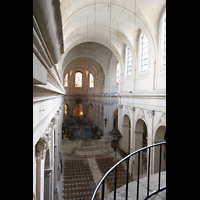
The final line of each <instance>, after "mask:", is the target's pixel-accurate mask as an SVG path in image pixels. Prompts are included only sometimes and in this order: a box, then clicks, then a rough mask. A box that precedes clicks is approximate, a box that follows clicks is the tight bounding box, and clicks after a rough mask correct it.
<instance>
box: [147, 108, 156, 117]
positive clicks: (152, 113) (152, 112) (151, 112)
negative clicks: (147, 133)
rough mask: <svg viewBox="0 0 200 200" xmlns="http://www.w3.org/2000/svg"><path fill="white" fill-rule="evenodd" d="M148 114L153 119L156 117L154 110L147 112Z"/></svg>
mask: <svg viewBox="0 0 200 200" xmlns="http://www.w3.org/2000/svg"><path fill="white" fill-rule="evenodd" d="M147 113H148V114H149V117H151V118H153V116H154V115H155V111H154V110H147Z"/></svg>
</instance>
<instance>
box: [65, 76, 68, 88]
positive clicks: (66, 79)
mask: <svg viewBox="0 0 200 200" xmlns="http://www.w3.org/2000/svg"><path fill="white" fill-rule="evenodd" d="M64 87H68V73H67V74H66V76H65V78H64Z"/></svg>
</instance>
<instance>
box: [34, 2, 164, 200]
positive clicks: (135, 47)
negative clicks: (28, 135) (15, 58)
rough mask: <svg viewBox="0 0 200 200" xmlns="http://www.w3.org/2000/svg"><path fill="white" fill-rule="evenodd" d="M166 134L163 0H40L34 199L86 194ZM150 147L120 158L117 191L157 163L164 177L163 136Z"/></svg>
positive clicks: (108, 189) (154, 170)
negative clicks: (112, 168)
mask: <svg viewBox="0 0 200 200" xmlns="http://www.w3.org/2000/svg"><path fill="white" fill-rule="evenodd" d="M165 141H166V1H165V0H151V1H148V0H84V1H83V0H34V1H33V199H34V200H36V199H37V200H63V199H71V200H75V199H76V200H78V199H88V200H89V199H91V197H92V194H93V192H94V190H95V187H96V186H97V184H98V182H99V181H100V179H101V178H102V177H103V176H104V175H105V173H106V172H107V171H108V170H109V169H110V168H111V167H112V166H114V165H115V164H116V163H117V162H118V161H120V160H121V159H123V158H125V157H126V156H127V155H129V154H131V153H133V152H135V151H137V150H139V149H141V148H143V147H147V146H149V145H154V144H157V143H161V142H165ZM159 152H161V154H160V155H159ZM149 154H150V153H149V150H144V151H143V152H142V155H141V158H140V160H139V161H138V157H137V156H133V157H131V158H130V162H129V168H128V169H127V165H126V164H125V162H123V163H121V164H120V165H119V166H118V175H117V182H116V188H117V191H121V189H123V187H125V185H126V181H128V183H129V184H133V185H134V184H135V182H137V178H138V176H139V178H140V179H141V181H142V180H143V179H145V178H146V177H147V174H148V173H150V175H151V177H152V180H153V178H154V177H156V178H157V174H158V172H159V171H161V172H162V177H161V178H162V179H163V180H161V185H162V184H165V176H166V145H165V144H163V145H162V147H161V148H159V147H158V146H155V147H153V148H152V150H151V157H149V156H148V155H149ZM159 161H160V163H161V164H159ZM139 162H140V163H141V164H140V167H137V164H136V163H139ZM138 169H140V171H139V175H138ZM127 172H128V174H127ZM126 174H127V177H128V178H127V179H126ZM114 179H115V174H114V171H113V172H111V173H110V174H109V175H108V177H107V178H106V179H105V199H112V198H110V197H109V195H110V194H111V193H112V194H113V191H114V187H115V186H114V185H115V182H114ZM163 186H164V185H163ZM133 187H134V186H133ZM152 187H153V186H152ZM101 189H102V186H101V187H100V189H99V190H98V191H97V193H96V194H95V198H94V199H95V200H98V199H101V197H102V196H101V195H102V194H101V192H100V191H101ZM124 190H125V189H124ZM130 190H131V189H130ZM152 190H153V189H152ZM130 192H131V191H130ZM122 193H123V192H122ZM122 193H120V192H119V194H118V195H120V194H121V197H117V199H124V196H123V194H122ZM142 195H143V194H142V193H140V198H141V199H142ZM157 198H158V199H166V193H165V191H163V192H161V193H160V195H158V196H157ZM129 199H132V198H129ZM133 199H134V198H133Z"/></svg>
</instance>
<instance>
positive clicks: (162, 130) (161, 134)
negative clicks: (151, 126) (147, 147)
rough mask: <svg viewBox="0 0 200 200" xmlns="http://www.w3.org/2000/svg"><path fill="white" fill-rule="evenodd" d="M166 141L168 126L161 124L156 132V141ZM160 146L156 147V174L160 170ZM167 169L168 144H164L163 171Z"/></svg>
mask: <svg viewBox="0 0 200 200" xmlns="http://www.w3.org/2000/svg"><path fill="white" fill-rule="evenodd" d="M164 141H166V127H165V126H160V127H159V128H158V129H157V131H156V133H155V140H154V143H155V144H156V143H160V142H164ZM159 160H160V146H156V147H154V167H153V168H154V174H155V173H158V172H159ZM164 170H166V145H162V156H161V171H164Z"/></svg>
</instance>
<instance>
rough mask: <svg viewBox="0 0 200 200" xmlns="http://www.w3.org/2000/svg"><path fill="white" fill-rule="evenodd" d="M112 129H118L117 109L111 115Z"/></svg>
mask: <svg viewBox="0 0 200 200" xmlns="http://www.w3.org/2000/svg"><path fill="white" fill-rule="evenodd" d="M114 127H117V128H118V109H116V110H115V112H114V113H113V128H114Z"/></svg>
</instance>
